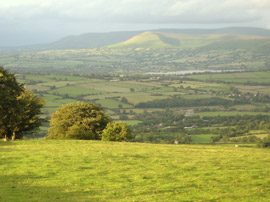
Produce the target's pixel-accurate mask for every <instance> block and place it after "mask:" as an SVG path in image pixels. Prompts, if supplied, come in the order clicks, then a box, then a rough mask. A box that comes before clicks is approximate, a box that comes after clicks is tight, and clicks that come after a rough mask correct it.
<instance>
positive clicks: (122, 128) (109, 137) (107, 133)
mask: <svg viewBox="0 0 270 202" xmlns="http://www.w3.org/2000/svg"><path fill="white" fill-rule="evenodd" d="M130 139H132V136H131V131H130V129H129V128H128V127H127V125H126V124H125V123H123V122H116V123H112V122H111V123H108V124H107V126H106V128H105V129H104V130H103V133H102V140H105V141H119V142H122V141H128V140H130Z"/></svg>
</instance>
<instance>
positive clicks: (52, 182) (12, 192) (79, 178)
mask: <svg viewBox="0 0 270 202" xmlns="http://www.w3.org/2000/svg"><path fill="white" fill-rule="evenodd" d="M0 157H1V158H0V161H1V165H2V166H1V167H0V171H1V172H0V173H1V174H0V183H1V189H0V200H1V201H26V200H27V201H29V202H32V201H40V202H43V201H44V202H45V201H59V202H60V201H63V202H64V201H65V202H66V201H97V202H105V201H106V202H113V201H115V202H116V201H117V202H130V201H149V202H150V201H151V202H152V201H157V202H158V201H160V202H166V201H168V202H173V201H175V202H179V201H239V202H246V201H261V202H267V201H269V198H270V187H269V183H270V181H269V179H270V164H269V162H270V150H268V149H257V148H244V147H238V148H235V147H225V146H222V145H219V146H205V145H161V144H159V145H155V144H141V143H116V142H100V141H71V140H70V141H56V140H50V141H49V140H35V141H29V140H28V141H16V142H0Z"/></svg>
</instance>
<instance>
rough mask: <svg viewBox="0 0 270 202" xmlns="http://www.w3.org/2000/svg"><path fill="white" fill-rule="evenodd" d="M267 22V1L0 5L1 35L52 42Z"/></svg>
mask: <svg viewBox="0 0 270 202" xmlns="http://www.w3.org/2000/svg"><path fill="white" fill-rule="evenodd" d="M269 19H270V1H269V0H57V1H55V0H23V1H22V0H8V1H7V0H0V26H1V28H2V29H3V30H6V31H7V32H8V33H13V35H14V33H20V35H22V33H27V35H29V33H32V34H35V35H42V36H44V35H48V37H49V39H50V40H51V39H52V38H53V37H52V36H55V37H56V36H57V37H60V36H65V35H70V34H79V33H84V32H92V31H95V32H100V31H116V30H117V29H120V30H132V29H133V30H135V29H137V30H138V29H153V28H163V27H181V26H182V27H192V26H193V27H194V26H196V27H200V26H203V27H207V26H208V27H211V26H212V27H213V26H214V27H221V26H223V27H224V26H261V27H263V26H265V27H266V26H269V25H270V22H269ZM18 35H19V34H18ZM30 38H31V37H30ZM0 45H1V44H0Z"/></svg>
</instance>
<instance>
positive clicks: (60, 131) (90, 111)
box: [47, 102, 132, 141]
mask: <svg viewBox="0 0 270 202" xmlns="http://www.w3.org/2000/svg"><path fill="white" fill-rule="evenodd" d="M47 138H48V139H85V140H101V139H102V140H105V141H106V140H107V141H128V140H130V139H131V138H132V136H131V133H130V130H129V129H128V127H127V126H126V124H124V123H120V122H118V123H112V122H111V121H110V119H109V117H108V116H107V115H106V114H105V113H104V112H103V110H102V108H101V107H99V106H97V105H95V104H91V103H86V102H77V103H71V104H66V105H63V106H62V107H60V108H58V109H57V110H56V112H55V113H54V114H53V115H52V118H51V121H50V128H49V131H48V136H47Z"/></svg>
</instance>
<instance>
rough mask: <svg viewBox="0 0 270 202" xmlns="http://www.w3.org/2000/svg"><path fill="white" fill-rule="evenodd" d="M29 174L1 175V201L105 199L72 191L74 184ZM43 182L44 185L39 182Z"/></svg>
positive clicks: (49, 201) (39, 201) (40, 201)
mask: <svg viewBox="0 0 270 202" xmlns="http://www.w3.org/2000/svg"><path fill="white" fill-rule="evenodd" d="M45 178H46V177H42V176H37V175H33V174H29V175H0V201H5V202H8V201H16V202H20V201H27V202H30V201H38V202H43V201H44V202H45V201H46V202H47V201H48V202H51V201H65V202H66V201H67V202H68V201H103V200H102V199H99V198H97V197H93V195H92V194H91V193H90V192H88V193H87V192H83V191H74V190H73V191H70V189H72V186H75V185H69V186H57V185H55V183H57V184H59V183H61V182H59V181H58V182H57V181H55V180H53V179H51V178H50V179H49V178H48V179H45ZM40 183H43V184H45V185H44V186H39V185H37V184H40Z"/></svg>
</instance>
